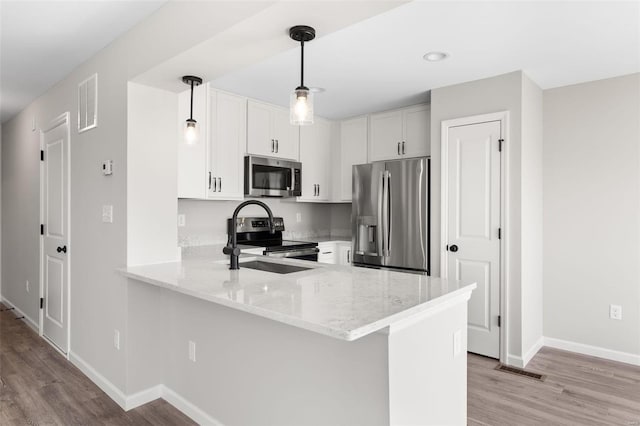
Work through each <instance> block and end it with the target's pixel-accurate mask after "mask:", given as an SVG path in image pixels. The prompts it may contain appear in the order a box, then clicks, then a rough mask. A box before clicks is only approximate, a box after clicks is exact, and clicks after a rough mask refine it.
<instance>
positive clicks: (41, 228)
mask: <svg viewBox="0 0 640 426" xmlns="http://www.w3.org/2000/svg"><path fill="white" fill-rule="evenodd" d="M40 235H44V225H43V224H40Z"/></svg>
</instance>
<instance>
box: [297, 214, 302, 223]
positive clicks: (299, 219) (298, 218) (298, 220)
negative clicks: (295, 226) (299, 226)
mask: <svg viewBox="0 0 640 426" xmlns="http://www.w3.org/2000/svg"><path fill="white" fill-rule="evenodd" d="M296 222H298V223H300V222H302V213H296Z"/></svg>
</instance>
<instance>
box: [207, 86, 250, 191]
mask: <svg viewBox="0 0 640 426" xmlns="http://www.w3.org/2000/svg"><path fill="white" fill-rule="evenodd" d="M209 105H210V112H211V113H210V115H209V120H210V121H209V122H210V131H209V171H208V176H207V195H208V198H213V199H224V200H238V199H242V198H244V149H245V141H246V140H247V133H246V131H247V99H246V98H243V97H241V96H236V95H231V94H228V93H224V92H217V91H214V90H211V91H210V94H209Z"/></svg>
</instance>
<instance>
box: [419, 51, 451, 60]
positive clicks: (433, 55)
mask: <svg viewBox="0 0 640 426" xmlns="http://www.w3.org/2000/svg"><path fill="white" fill-rule="evenodd" d="M448 57H449V54H448V53H445V52H429V53H426V54H425V55H424V56H423V57H422V58H423V59H424V60H425V61H429V62H438V61H441V60H443V59H447V58H448Z"/></svg>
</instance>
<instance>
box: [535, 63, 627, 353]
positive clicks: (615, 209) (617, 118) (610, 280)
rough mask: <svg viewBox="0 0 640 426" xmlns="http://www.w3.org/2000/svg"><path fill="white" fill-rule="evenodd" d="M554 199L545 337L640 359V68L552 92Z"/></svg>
mask: <svg viewBox="0 0 640 426" xmlns="http://www.w3.org/2000/svg"><path fill="white" fill-rule="evenodd" d="M544 208H545V210H544V212H545V215H544V264H545V269H544V334H545V337H551V338H556V339H562V340H566V341H569V342H576V343H580V344H586V345H591V346H595V347H599V348H606V349H609V350H615V351H620V352H624V353H628V354H634V355H635V356H636V359H638V358H637V356H638V355H640V74H633V75H628V76H623V77H618V78H611V79H606V80H600V81H594V82H590V83H584V84H578V85H574V86H568V87H560V88H557V89H551V90H547V91H545V92H544ZM609 304H618V305H622V313H623V318H622V321H616V320H611V319H609Z"/></svg>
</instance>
